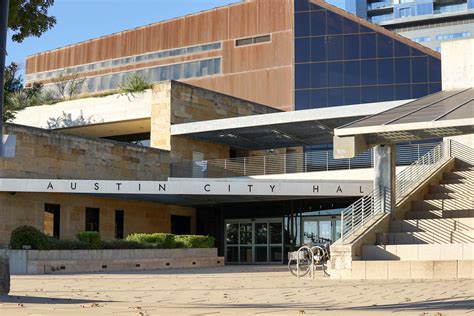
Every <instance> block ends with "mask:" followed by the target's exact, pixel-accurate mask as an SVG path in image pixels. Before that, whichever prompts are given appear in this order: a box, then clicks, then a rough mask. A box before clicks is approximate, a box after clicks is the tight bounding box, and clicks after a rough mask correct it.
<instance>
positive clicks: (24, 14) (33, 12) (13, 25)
mask: <svg viewBox="0 0 474 316" xmlns="http://www.w3.org/2000/svg"><path fill="white" fill-rule="evenodd" d="M53 4H54V0H10V9H9V10H10V11H9V13H8V27H9V28H10V30H11V31H12V32H13V35H12V40H13V41H15V42H18V43H21V42H23V40H24V39H25V38H27V37H30V36H35V37H40V36H41V34H43V33H44V32H46V31H47V30H49V29H51V28H52V27H53V26H54V25H55V24H56V18H55V17H54V16H48V9H49V8H50V7H51V6H52V5H53Z"/></svg>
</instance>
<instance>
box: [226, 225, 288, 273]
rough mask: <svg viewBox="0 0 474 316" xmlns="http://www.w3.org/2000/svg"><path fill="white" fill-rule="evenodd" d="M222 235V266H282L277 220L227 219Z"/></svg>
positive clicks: (279, 229) (280, 238)
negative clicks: (237, 264) (223, 242)
mask: <svg viewBox="0 0 474 316" xmlns="http://www.w3.org/2000/svg"><path fill="white" fill-rule="evenodd" d="M225 236H226V238H225V258H226V263H230V264H231V263H239V264H268V263H275V264H278V263H280V264H281V263H283V222H282V220H281V219H258V220H229V221H226V223H225Z"/></svg>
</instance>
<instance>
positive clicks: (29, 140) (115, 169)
mask: <svg viewBox="0 0 474 316" xmlns="http://www.w3.org/2000/svg"><path fill="white" fill-rule="evenodd" d="M5 132H6V133H7V134H13V135H15V136H16V141H17V144H16V156H15V158H3V159H2V158H0V178H8V177H13V178H59V179H102V180H115V179H116V180H137V179H140V180H166V179H167V177H168V175H169V152H168V151H163V150H158V149H155V148H147V147H141V146H136V145H130V144H125V143H119V142H114V141H109V140H104V139H98V138H88V137H82V136H73V135H68V134H63V133H61V132H55V131H50V130H43V129H37V128H32V127H26V126H20V125H7V126H6V127H5Z"/></svg>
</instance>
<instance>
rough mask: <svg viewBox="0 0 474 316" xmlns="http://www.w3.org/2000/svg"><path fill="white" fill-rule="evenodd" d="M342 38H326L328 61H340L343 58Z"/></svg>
mask: <svg viewBox="0 0 474 316" xmlns="http://www.w3.org/2000/svg"><path fill="white" fill-rule="evenodd" d="M343 39H344V38H343V36H328V37H327V40H326V45H327V59H328V60H342V59H343V57H344V51H343V47H344V42H343Z"/></svg>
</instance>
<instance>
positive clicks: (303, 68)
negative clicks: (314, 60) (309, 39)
mask: <svg viewBox="0 0 474 316" xmlns="http://www.w3.org/2000/svg"><path fill="white" fill-rule="evenodd" d="M295 76H296V78H295V88H296V89H306V88H310V87H311V67H308V65H306V64H297V65H296V67H295Z"/></svg>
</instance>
